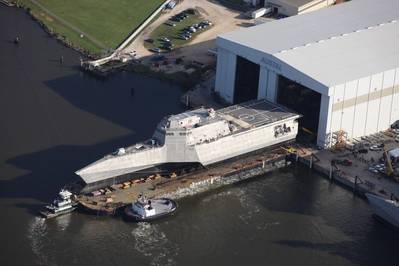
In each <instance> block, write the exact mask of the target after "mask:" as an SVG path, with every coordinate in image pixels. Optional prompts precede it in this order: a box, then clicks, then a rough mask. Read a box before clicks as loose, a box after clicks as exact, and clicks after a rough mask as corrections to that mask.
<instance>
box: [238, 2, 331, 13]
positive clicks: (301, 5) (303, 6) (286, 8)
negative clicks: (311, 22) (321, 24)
mask: <svg viewBox="0 0 399 266" xmlns="http://www.w3.org/2000/svg"><path fill="white" fill-rule="evenodd" d="M245 1H246V2H248V3H250V4H252V5H253V6H265V7H271V8H272V12H274V13H279V14H283V15H286V16H294V15H299V14H303V13H306V12H310V11H314V10H317V9H320V8H323V7H327V6H330V5H333V4H334V3H335V2H336V0H245Z"/></svg>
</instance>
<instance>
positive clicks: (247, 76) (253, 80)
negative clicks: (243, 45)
mask: <svg viewBox="0 0 399 266" xmlns="http://www.w3.org/2000/svg"><path fill="white" fill-rule="evenodd" d="M259 72H260V66H259V65H258V64H255V63H253V62H251V61H249V60H247V59H245V58H243V57H241V56H237V66H236V80H235V86H234V104H237V103H242V102H245V101H249V100H254V99H257V98H258V86H259Z"/></svg>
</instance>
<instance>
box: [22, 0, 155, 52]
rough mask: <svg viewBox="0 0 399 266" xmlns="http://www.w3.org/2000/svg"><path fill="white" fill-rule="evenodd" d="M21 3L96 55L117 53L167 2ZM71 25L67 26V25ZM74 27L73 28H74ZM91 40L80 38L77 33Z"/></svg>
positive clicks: (45, 0)
mask: <svg viewBox="0 0 399 266" xmlns="http://www.w3.org/2000/svg"><path fill="white" fill-rule="evenodd" d="M36 1H37V2H38V3H39V4H40V5H42V6H43V7H44V8H45V9H47V10H45V9H44V8H42V7H40V6H39V5H37V4H36V3H35V1H31V0H18V1H15V2H18V3H20V4H22V5H24V6H25V7H27V8H29V9H30V11H31V13H32V14H33V15H34V16H35V17H36V18H37V19H39V20H40V21H41V22H42V23H44V24H45V25H46V26H47V27H48V28H49V29H51V30H52V31H54V32H55V33H58V34H60V35H62V36H65V38H66V39H67V40H68V41H70V42H71V43H73V44H74V45H76V46H78V47H82V48H84V49H85V50H87V51H88V52H89V53H92V54H99V53H101V51H102V50H104V49H115V48H116V47H117V46H118V45H119V44H120V43H121V42H122V41H123V40H124V39H125V38H126V37H127V36H128V35H129V34H130V33H131V32H132V31H133V30H134V29H135V28H137V27H138V26H139V25H140V24H141V23H142V22H143V21H144V20H145V19H146V18H147V17H148V16H150V14H151V13H152V12H153V11H155V10H156V9H157V8H158V7H159V5H160V4H161V3H163V0H107V1H97V0H69V1H65V0H36ZM65 22H67V23H65ZM71 26H72V27H71ZM76 29H78V30H80V31H81V32H83V33H85V34H86V35H87V36H83V38H82V37H81V36H80V33H79V32H78V31H77V30H76Z"/></svg>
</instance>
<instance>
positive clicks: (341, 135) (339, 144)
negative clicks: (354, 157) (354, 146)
mask: <svg viewBox="0 0 399 266" xmlns="http://www.w3.org/2000/svg"><path fill="white" fill-rule="evenodd" d="M347 140H348V133H347V132H345V131H343V130H338V131H335V132H333V133H332V135H331V144H332V149H333V150H343V149H345V147H346V142H347Z"/></svg>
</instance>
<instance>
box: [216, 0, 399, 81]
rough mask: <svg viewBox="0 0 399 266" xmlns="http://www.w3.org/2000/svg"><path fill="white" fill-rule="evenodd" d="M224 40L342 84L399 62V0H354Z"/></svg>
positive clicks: (240, 31) (222, 38)
mask: <svg viewBox="0 0 399 266" xmlns="http://www.w3.org/2000/svg"><path fill="white" fill-rule="evenodd" d="M396 20H398V22H396ZM220 39H221V40H227V41H231V42H233V43H235V44H236V45H239V46H245V47H249V48H252V49H255V50H258V51H261V52H264V53H267V54H271V55H274V56H275V57H277V58H279V59H280V60H282V61H284V62H286V63H287V64H289V65H291V66H293V67H294V68H296V69H298V70H299V71H301V72H303V73H305V74H306V75H308V76H310V77H312V78H313V79H315V80H317V81H319V82H321V83H323V84H325V85H327V86H332V85H337V84H341V83H344V82H345V81H350V80H355V79H358V78H361V77H366V76H368V75H371V74H374V73H379V72H382V71H385V70H388V69H392V68H395V67H398V66H399V49H398V47H399V1H398V0H379V1H375V0H352V1H350V2H348V3H345V4H340V5H337V6H334V7H329V8H324V9H321V10H319V11H314V12H310V13H307V14H303V15H299V16H293V17H289V18H286V19H282V20H278V21H274V22H270V23H265V24H261V25H259V26H255V27H252V28H247V29H242V30H238V31H235V32H232V33H227V34H223V35H221V36H220ZM218 44H220V45H221V46H223V42H221V41H218Z"/></svg>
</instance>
